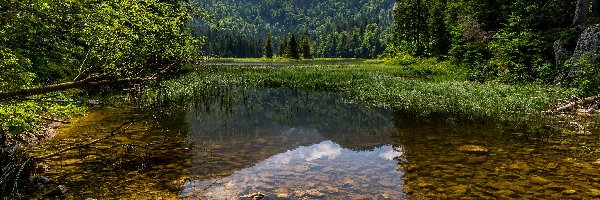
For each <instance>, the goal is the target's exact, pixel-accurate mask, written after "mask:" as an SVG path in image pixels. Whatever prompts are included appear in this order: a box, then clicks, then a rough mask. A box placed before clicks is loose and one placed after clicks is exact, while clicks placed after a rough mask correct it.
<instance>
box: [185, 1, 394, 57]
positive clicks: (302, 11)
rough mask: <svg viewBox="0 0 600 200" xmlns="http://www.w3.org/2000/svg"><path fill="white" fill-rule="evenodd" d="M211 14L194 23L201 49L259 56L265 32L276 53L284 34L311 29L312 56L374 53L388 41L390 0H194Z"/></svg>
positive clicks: (219, 53)
mask: <svg viewBox="0 0 600 200" xmlns="http://www.w3.org/2000/svg"><path fill="white" fill-rule="evenodd" d="M198 2H199V4H200V5H199V6H200V7H201V8H203V9H204V10H206V11H208V12H209V13H211V14H213V16H215V21H217V22H215V23H210V22H206V21H205V20H203V21H201V22H198V23H196V24H194V29H193V31H194V34H195V35H204V36H208V37H207V44H206V45H205V46H204V47H203V48H202V51H203V53H204V54H205V55H213V56H219V57H260V56H261V55H262V53H263V52H262V51H263V42H264V41H265V37H266V35H267V33H269V32H270V33H271V34H272V35H273V46H274V47H276V49H275V53H276V54H278V53H279V52H278V48H277V47H279V46H280V43H281V41H282V39H283V37H284V36H288V38H289V36H290V34H296V36H297V37H299V36H301V34H303V33H304V32H305V31H308V32H309V35H310V38H311V41H312V47H313V48H312V50H313V55H314V56H315V57H363V58H374V57H376V56H377V55H379V54H381V53H382V52H383V50H384V49H385V48H386V44H387V43H388V41H389V37H388V36H389V35H390V34H389V33H390V26H391V24H392V23H393V9H392V8H393V5H394V1H393V0H354V1H336V0H198Z"/></svg>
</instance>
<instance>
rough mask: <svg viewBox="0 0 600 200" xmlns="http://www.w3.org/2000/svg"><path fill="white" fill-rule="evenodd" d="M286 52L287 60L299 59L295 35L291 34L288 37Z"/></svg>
mask: <svg viewBox="0 0 600 200" xmlns="http://www.w3.org/2000/svg"><path fill="white" fill-rule="evenodd" d="M287 52H288V57H289V58H292V59H300V51H299V47H298V40H297V39H296V34H294V33H292V36H291V37H290V41H289V44H288V49H287Z"/></svg>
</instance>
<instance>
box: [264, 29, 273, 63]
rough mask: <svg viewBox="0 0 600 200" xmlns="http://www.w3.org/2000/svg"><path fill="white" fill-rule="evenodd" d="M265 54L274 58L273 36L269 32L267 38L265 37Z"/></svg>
mask: <svg viewBox="0 0 600 200" xmlns="http://www.w3.org/2000/svg"><path fill="white" fill-rule="evenodd" d="M265 56H266V57H267V58H269V59H271V58H273V38H272V37H271V34H270V33H269V34H267V39H265Z"/></svg>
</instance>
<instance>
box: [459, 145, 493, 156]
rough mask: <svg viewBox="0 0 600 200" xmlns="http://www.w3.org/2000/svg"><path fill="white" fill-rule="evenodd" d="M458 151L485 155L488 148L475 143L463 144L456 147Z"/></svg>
mask: <svg viewBox="0 0 600 200" xmlns="http://www.w3.org/2000/svg"><path fill="white" fill-rule="evenodd" d="M458 150H459V151H460V152H463V153H468V154H477V155H485V154H487V153H488V152H489V150H488V149H487V148H485V147H483V146H477V145H463V146H460V147H459V148H458Z"/></svg>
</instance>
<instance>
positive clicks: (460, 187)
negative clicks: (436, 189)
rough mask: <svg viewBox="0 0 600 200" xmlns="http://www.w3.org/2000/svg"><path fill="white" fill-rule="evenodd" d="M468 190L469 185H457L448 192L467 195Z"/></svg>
mask: <svg viewBox="0 0 600 200" xmlns="http://www.w3.org/2000/svg"><path fill="white" fill-rule="evenodd" d="M468 188H469V186H467V185H457V186H452V187H450V188H448V191H450V192H452V193H453V194H464V193H467V189H468Z"/></svg>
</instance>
